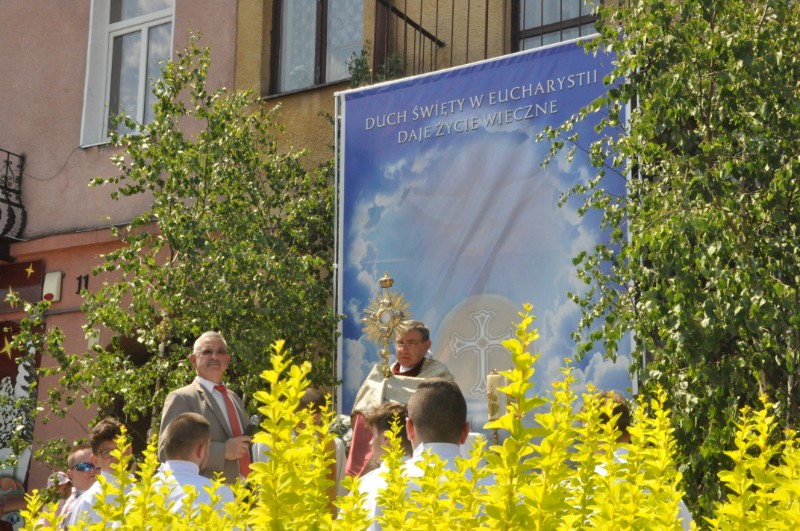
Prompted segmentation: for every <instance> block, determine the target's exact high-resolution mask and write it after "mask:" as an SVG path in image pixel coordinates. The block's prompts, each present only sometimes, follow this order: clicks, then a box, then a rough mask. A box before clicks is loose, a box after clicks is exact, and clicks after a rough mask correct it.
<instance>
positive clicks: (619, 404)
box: [595, 391, 693, 529]
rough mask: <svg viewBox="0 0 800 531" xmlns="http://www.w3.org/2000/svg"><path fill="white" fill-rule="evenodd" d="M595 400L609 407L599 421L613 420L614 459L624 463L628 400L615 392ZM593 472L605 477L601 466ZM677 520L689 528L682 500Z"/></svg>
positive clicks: (603, 393)
mask: <svg viewBox="0 0 800 531" xmlns="http://www.w3.org/2000/svg"><path fill="white" fill-rule="evenodd" d="M597 398H598V404H599V405H600V407H601V408H602V407H603V406H606V405H608V406H611V416H609V415H608V413H606V412H605V411H601V413H600V421H601V422H603V423H608V422H611V421H612V419H613V420H614V423H615V425H614V428H615V431H617V432H619V436H618V437H617V440H616V442H617V443H619V444H620V446H618V447H617V449H616V450H614V458H615V459H616V461H617V462H619V463H625V462H626V461H627V459H626V455H627V453H628V450H627V449H626V448H625V447H624V446H623V445H625V444H630V442H631V434H630V431H629V429H630V426H631V410H630V407H629V406H628V399H627V398H625V397H624V396H623V395H622V394H621V393H618V392H616V391H601V392H599V393H598V394H597ZM595 472H596V473H598V474H600V475H603V476H604V475H606V470H605V468H604V467H602V466H598V467H597V468H596V469H595ZM678 519H679V520H680V524H681V527H682V528H683V529H690V528H691V523H692V520H693V518H692V514H691V513H690V512H689V509H688V508H687V507H686V504H685V503H683V500H681V501H680V503H679V504H678Z"/></svg>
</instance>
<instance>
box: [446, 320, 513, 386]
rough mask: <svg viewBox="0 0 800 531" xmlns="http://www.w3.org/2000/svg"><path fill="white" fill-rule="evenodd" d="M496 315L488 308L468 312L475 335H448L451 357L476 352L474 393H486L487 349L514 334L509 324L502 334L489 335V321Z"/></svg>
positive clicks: (495, 346) (494, 346) (496, 345)
mask: <svg viewBox="0 0 800 531" xmlns="http://www.w3.org/2000/svg"><path fill="white" fill-rule="evenodd" d="M496 316H497V314H496V313H494V312H492V311H489V310H478V311H477V312H475V313H472V314H470V316H469V317H470V319H472V320H473V321H474V322H475V325H476V326H477V328H478V332H477V334H476V335H475V337H473V338H471V339H467V338H464V337H461V336H459V335H458V334H457V333H454V334H453V335H452V336H451V337H450V348H452V349H453V357H454V358H458V357H459V356H461V355H462V354H465V353H467V352H468V351H476V352H477V354H478V361H479V365H480V366H479V368H478V379H477V380H476V381H475V384H474V385H473V386H472V392H473V393H475V394H485V393H486V374H487V373H488V372H489V351H490V350H491V349H493V348H497V347H498V346H499V343H500V342H501V341H503V340H504V339H508V338H510V337H513V336H514V328H513V327H511V326H509V327H508V328H507V329H506V330H505V332H503V333H502V334H499V335H496V336H491V335H489V323H490V322H491V320H492V319H494V318H495V317H496Z"/></svg>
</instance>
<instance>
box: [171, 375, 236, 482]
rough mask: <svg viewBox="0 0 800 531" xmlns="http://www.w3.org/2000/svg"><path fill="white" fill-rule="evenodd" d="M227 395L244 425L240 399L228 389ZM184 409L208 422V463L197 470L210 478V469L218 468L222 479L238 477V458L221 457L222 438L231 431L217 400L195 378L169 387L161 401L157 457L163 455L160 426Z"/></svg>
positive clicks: (227, 480) (226, 438)
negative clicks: (180, 385) (170, 390)
mask: <svg viewBox="0 0 800 531" xmlns="http://www.w3.org/2000/svg"><path fill="white" fill-rule="evenodd" d="M228 396H230V397H231V401H232V402H233V406H234V408H235V409H236V412H237V413H238V414H239V425H240V426H242V428H243V429H244V426H245V425H246V423H245V412H244V407H243V406H242V401H241V400H239V397H238V396H236V395H235V394H233V392H231V391H230V390H228ZM186 412H192V413H199V414H200V415H203V416H204V417H205V418H206V419H207V420H208V423H209V424H210V425H211V451H210V453H209V457H208V466H207V467H206V468H205V469H203V470H201V471H200V473H201V474H202V475H204V476H206V477H209V478H210V477H212V476H213V475H214V473H216V472H221V473H222V475H223V477H224V479H225V482H226V483H233V482H235V481H236V479H237V478H238V477H239V461H238V460H237V459H233V460H227V459H225V441H227V440H228V439H230V438H231V437H233V433H231V429H230V426H228V423H227V422H226V421H225V415H224V413H223V412H222V410H221V409H220V407H219V404H217V401H216V400H215V399H214V397H213V396H211V394H210V393H209V392H208V391H207V390H206V388H205V387H203V384H201V383H200V382H199V381H197V379H195V380H194V381H193V382H192V383H190V384H189V385H187V386H185V387H181V388H180V389H176V390H175V391H172V392H171V393H170V394H169V395H167V399H166V400H165V401H164V409H163V410H162V411H161V429H160V432H159V436H158V460H159V461H161V462H162V463H163V462H165V461H166V459H167V458H166V455H165V454H164V446H163V444H162V441H163V439H164V438H163V435H164V430H166V429H167V426H169V423H170V422H172V421H173V420H174V419H175V417H177V416H178V415H180V414H181V413H186Z"/></svg>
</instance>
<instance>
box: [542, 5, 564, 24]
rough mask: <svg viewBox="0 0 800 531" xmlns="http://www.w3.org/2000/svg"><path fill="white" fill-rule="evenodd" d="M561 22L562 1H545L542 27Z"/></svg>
mask: <svg viewBox="0 0 800 531" xmlns="http://www.w3.org/2000/svg"><path fill="white" fill-rule="evenodd" d="M560 20H561V2H560V0H545V2H544V6H543V9H542V25H545V24H554V23H556V22H558V21H560Z"/></svg>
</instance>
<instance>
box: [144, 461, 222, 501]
mask: <svg viewBox="0 0 800 531" xmlns="http://www.w3.org/2000/svg"><path fill="white" fill-rule="evenodd" d="M155 479H156V481H155V483H154V485H153V487H154V488H155V489H156V490H160V489H161V487H162V486H163V485H169V486H170V487H171V491H170V493H169V495H168V496H167V499H166V503H167V505H168V506H169V505H171V506H172V509H171V511H172V512H173V513H180V514H187V513H188V512H191V511H187V510H186V509H187V507H186V506H185V501H184V500H185V499H186V498H187V497H188V494H187V492H186V487H189V488H190V489H192V490H194V491H196V492H197V497H196V498H195V499H194V502H192V505H191V509H198V508H199V507H201V506H203V505H211V496H210V495H209V493H208V492H207V491H206V487H208V488H209V489H210V490H212V491H213V489H214V484H213V482H212V481H211V480H210V479H208V478H207V477H204V476H201V475H200V467H198V466H197V465H196V464H195V463H192V462H191V461H179V460H172V459H170V460H167V462H166V463H163V464H162V465H161V466H160V467H158V473H157V474H156V476H155ZM216 493H217V495H218V496H219V497H220V499H219V501H218V502H217V504H216V505H214V509H215V510H216V511H222V509H223V507H224V505H225V504H226V503H231V502H232V501H233V500H234V497H233V491H231V489H230V488H229V487H228V486H227V485H221V486H220V487H219V488H218V489H217V491H216Z"/></svg>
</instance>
